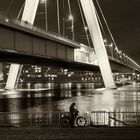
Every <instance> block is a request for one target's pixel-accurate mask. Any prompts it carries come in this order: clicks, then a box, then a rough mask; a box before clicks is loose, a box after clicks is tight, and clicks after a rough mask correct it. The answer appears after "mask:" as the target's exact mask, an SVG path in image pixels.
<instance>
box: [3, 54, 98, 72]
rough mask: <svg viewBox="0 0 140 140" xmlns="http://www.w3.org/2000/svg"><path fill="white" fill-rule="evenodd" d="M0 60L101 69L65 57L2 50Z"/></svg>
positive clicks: (81, 68)
mask: <svg viewBox="0 0 140 140" xmlns="http://www.w3.org/2000/svg"><path fill="white" fill-rule="evenodd" d="M5 56H6V57H5ZM0 62H8V63H18V64H33V65H46V66H54V67H63V68H72V69H79V70H87V71H100V70H99V67H98V66H96V65H91V64H85V63H81V62H75V61H64V59H58V58H57V59H56V58H50V57H48V58H47V57H46V58H44V57H37V56H31V55H26V54H20V53H13V52H3V51H0Z"/></svg>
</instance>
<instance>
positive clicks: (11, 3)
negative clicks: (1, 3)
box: [6, 0, 14, 14]
mask: <svg viewBox="0 0 140 140" xmlns="http://www.w3.org/2000/svg"><path fill="white" fill-rule="evenodd" d="M13 2H14V0H11V2H10V4H9V7H8V8H7V9H6V14H7V13H8V12H9V10H10V9H11V7H12V5H13Z"/></svg>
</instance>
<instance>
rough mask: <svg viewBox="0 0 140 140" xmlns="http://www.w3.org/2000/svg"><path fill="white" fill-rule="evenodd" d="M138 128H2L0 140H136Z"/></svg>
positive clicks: (139, 135)
mask: <svg viewBox="0 0 140 140" xmlns="http://www.w3.org/2000/svg"><path fill="white" fill-rule="evenodd" d="M139 132H140V128H110V127H109V128H108V127H99V128H98V127H84V128H76V127H75V128H62V127H57V126H47V127H46V126H45V127H39V126H38V127H7V128H6V127H4V128H0V140H54V139H57V140H59V139H60V140H73V139H75V140H82V139H84V140H138V139H140V133H139Z"/></svg>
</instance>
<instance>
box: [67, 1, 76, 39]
mask: <svg viewBox="0 0 140 140" xmlns="http://www.w3.org/2000/svg"><path fill="white" fill-rule="evenodd" d="M68 8H69V13H70V16H73V15H72V12H71V4H70V0H68ZM72 18H73V19H71V20H72V28H71V32H72V40H74V38H75V37H74V17H72Z"/></svg>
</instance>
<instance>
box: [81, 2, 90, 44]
mask: <svg viewBox="0 0 140 140" xmlns="http://www.w3.org/2000/svg"><path fill="white" fill-rule="evenodd" d="M78 6H79V9H80V14H81V17H82V22H83V25H84V31H85V33H86V38H87V42H88V45H89V47H91V43H90V40H89V36H88V31H87V30H86V29H85V27H87V25H86V22H85V19H84V14H83V12H82V8H81V4H80V0H78Z"/></svg>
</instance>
